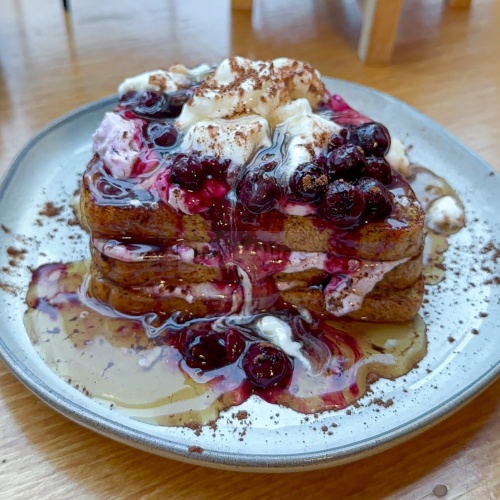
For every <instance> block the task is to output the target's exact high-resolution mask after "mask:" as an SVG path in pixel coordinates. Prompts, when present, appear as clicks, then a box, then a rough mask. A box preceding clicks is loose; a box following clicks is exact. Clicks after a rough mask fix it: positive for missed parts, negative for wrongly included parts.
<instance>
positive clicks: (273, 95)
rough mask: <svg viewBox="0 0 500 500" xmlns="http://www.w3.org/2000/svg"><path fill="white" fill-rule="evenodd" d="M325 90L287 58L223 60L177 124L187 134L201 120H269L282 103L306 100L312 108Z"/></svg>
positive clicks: (317, 79)
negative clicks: (251, 116)
mask: <svg viewBox="0 0 500 500" xmlns="http://www.w3.org/2000/svg"><path fill="white" fill-rule="evenodd" d="M324 94H325V89H324V86H323V83H322V82H321V77H320V74H319V73H318V72H317V71H316V70H314V68H313V67H312V66H311V65H309V64H308V63H304V62H301V61H295V60H293V59H288V58H279V59H274V60H273V61H252V60H250V59H245V58H243V57H232V58H229V59H225V60H224V61H222V63H221V64H220V65H219V66H218V67H217V69H216V70H215V72H214V73H213V74H212V75H210V76H209V77H208V78H207V79H206V80H205V82H204V83H203V84H202V85H201V86H200V87H199V88H198V89H197V90H196V91H195V93H194V95H193V98H192V99H191V100H190V101H189V102H188V103H187V104H186V105H185V106H184V108H183V110H182V112H181V115H180V116H179V118H178V120H177V125H178V127H179V128H180V129H182V130H186V129H187V128H188V127H189V126H191V125H193V124H194V123H196V122H199V121H200V120H206V119H211V118H231V117H233V116H236V115H242V114H257V115H260V116H263V117H265V118H266V117H268V116H269V115H270V114H271V113H272V112H273V111H274V110H276V109H277V108H278V107H279V106H281V105H282V104H284V103H287V102H289V101H291V100H294V99H299V98H306V99H307V100H308V101H309V103H310V105H311V106H313V107H315V106H316V105H317V104H318V102H319V101H320V100H321V99H322V98H323V96H324Z"/></svg>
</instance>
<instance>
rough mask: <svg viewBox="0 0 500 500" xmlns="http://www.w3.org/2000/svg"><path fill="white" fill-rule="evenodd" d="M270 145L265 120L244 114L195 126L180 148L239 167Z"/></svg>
mask: <svg viewBox="0 0 500 500" xmlns="http://www.w3.org/2000/svg"><path fill="white" fill-rule="evenodd" d="M270 145H271V140H270V131H269V125H268V123H267V121H266V120H265V119H264V118H262V117H261V116H258V115H244V116H241V117H238V118H233V119H224V118H214V119H210V120H208V119H207V120H202V121H199V122H197V123H195V124H194V125H193V126H192V127H190V128H189V129H188V131H187V132H186V134H185V135H184V137H183V139H182V142H181V145H180V148H181V151H196V152H198V153H201V154H204V155H210V156H215V157H216V158H220V159H227V160H231V161H233V162H234V163H235V164H236V165H243V164H244V163H246V162H247V161H248V160H249V159H250V158H251V157H252V156H253V155H254V153H255V152H256V151H257V150H258V149H261V148H264V147H269V146H270Z"/></svg>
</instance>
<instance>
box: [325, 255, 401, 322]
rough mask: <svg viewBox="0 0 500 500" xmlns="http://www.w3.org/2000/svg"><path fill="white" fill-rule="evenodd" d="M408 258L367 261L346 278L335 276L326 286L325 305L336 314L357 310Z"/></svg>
mask: <svg viewBox="0 0 500 500" xmlns="http://www.w3.org/2000/svg"><path fill="white" fill-rule="evenodd" d="M407 260H408V258H405V259H400V260H393V261H386V262H371V261H365V262H363V264H362V265H361V266H360V268H359V269H358V271H356V272H355V273H353V274H350V275H348V276H346V277H344V278H338V277H336V276H333V277H332V279H331V281H330V283H328V285H327V286H326V287H325V290H324V292H323V293H324V297H325V307H326V310H327V311H328V312H330V313H332V314H333V315H334V316H344V315H345V314H349V313H352V312H354V311H357V310H358V309H359V308H360V307H361V306H362V305H363V301H364V299H365V297H366V295H367V294H368V293H370V292H371V291H372V290H373V288H374V287H375V285H376V284H377V283H378V282H379V281H380V280H381V279H382V278H383V277H384V276H385V275H386V274H387V273H388V272H389V271H391V270H392V269H394V268H395V267H396V266H399V265H400V264H402V263H403V262H406V261H407Z"/></svg>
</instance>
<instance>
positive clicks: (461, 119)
mask: <svg viewBox="0 0 500 500" xmlns="http://www.w3.org/2000/svg"><path fill="white" fill-rule="evenodd" d="M143 4H146V5H147V8H146V7H144V5H143ZM209 5H210V6H209ZM71 8H72V11H71V14H70V15H69V16H65V14H64V11H63V7H62V2H61V1H60V0H51V1H48V0H45V1H43V2H41V1H37V0H2V1H1V2H0V175H3V174H4V173H5V171H6V169H7V166H8V164H9V163H10V161H11V160H12V159H13V158H14V156H15V154H16V152H17V151H18V150H19V149H20V148H21V147H22V145H23V144H24V143H25V142H26V141H27V140H28V139H29V138H30V137H31V136H32V135H33V134H34V133H35V132H36V131H37V130H38V129H39V128H40V127H42V126H44V125H46V124H47V123H49V122H50V121H52V120H53V119H55V118H57V117H58V116H60V115H62V114H64V113H66V112H68V111H70V110H72V109H73V108H75V107H77V106H80V105H83V104H86V103H88V102H90V101H92V100H95V99H98V98H101V97H104V96H106V95H109V94H111V93H113V92H114V91H115V89H116V85H117V83H119V82H120V81H121V80H122V78H124V77H125V76H128V75H133V74H136V73H138V72H141V71H144V70H147V69H153V68H156V67H165V66H168V65H170V64H172V63H174V62H184V63H185V64H187V65H190V64H193V65H194V64H197V63H200V62H202V61H209V62H217V61H219V60H221V59H222V58H224V57H226V56H227V55H230V54H240V55H243V56H248V57H253V58H262V59H267V58H272V57H276V56H281V55H287V56H289V57H293V58H297V59H305V60H308V61H310V62H311V63H312V64H313V65H314V66H316V67H317V68H319V70H320V71H321V72H322V73H323V74H325V75H329V76H334V77H337V78H343V79H347V80H352V81H355V82H358V83H361V84H364V85H368V86H371V87H374V88H377V89H380V90H382V91H384V92H387V93H390V94H393V95H394V96H396V97H398V98H400V99H402V100H404V101H406V102H408V103H409V104H410V105H412V106H414V107H415V108H417V109H419V110H420V111H422V112H423V113H425V114H426V115H428V116H430V117H431V118H432V119H433V120H435V121H437V122H438V123H440V124H442V125H443V126H444V127H445V128H447V129H448V130H449V131H450V132H451V133H452V134H454V135H455V136H456V137H457V138H458V139H459V140H461V141H462V142H463V143H465V144H466V145H467V146H469V147H470V148H471V149H473V150H474V151H475V152H477V153H478V154H479V155H480V156H482V157H483V158H484V159H485V160H486V161H487V162H489V163H490V164H491V165H492V166H493V167H494V168H495V169H496V170H498V171H500V159H499V158H500V140H499V134H500V122H499V116H500V57H499V52H500V2H499V1H498V0H474V1H473V2H472V4H471V7H470V9H469V10H456V9H450V8H448V7H447V6H446V2H445V1H444V0H443V1H441V0H427V1H424V0H411V1H408V0H407V1H406V2H405V3H404V6H403V12H402V15H401V23H400V27H399V31H398V36H397V40H396V46H395V50H394V55H393V59H392V62H391V64H390V65H388V66H384V67H368V66H364V65H363V64H362V63H361V62H360V61H359V60H358V58H357V56H356V44H357V40H358V37H359V31H360V26H361V11H360V7H359V5H358V3H357V2H356V1H353V0H344V1H340V0H329V1H327V0H316V1H315V0H273V1H272V2H271V1H268V2H265V1H264V0H254V8H253V12H252V14H251V15H250V14H249V13H248V12H245V11H242V12H234V13H233V15H231V8H230V2H229V1H223V0H212V1H211V2H208V1H203V0H178V1H173V0H172V1H169V0H150V1H148V2H135V1H133V0H120V1H119V0H108V1H107V2H102V1H97V0H72V2H71ZM497 313H498V311H497ZM496 348H498V344H497V346H496ZM499 393H500V381H497V382H496V383H494V384H493V385H492V386H490V387H489V388H488V389H487V390H486V391H485V392H483V393H482V394H481V395H479V396H478V397H477V398H476V399H475V400H474V401H473V402H472V403H470V404H468V405H467V406H466V407H464V408H462V409H460V410H459V411H458V412H457V413H455V414H454V415H453V416H451V417H450V418H448V419H447V420H445V421H443V422H441V423H440V424H438V425H437V426H435V427H434V428H432V429H430V430H428V431H426V432H424V433H423V434H421V435H419V436H418V437H415V438H413V439H411V440H410V441H408V442H406V443H404V444H402V445H399V446H397V447H395V448H392V449H390V450H388V451H385V452H383V453H380V454H379V455H376V456H375V457H372V458H367V459H364V460H361V461H358V462H356V463H352V464H348V465H344V466H340V467H336V468H331V469H326V470H320V471H314V472H307V473H297V474H250V473H236V472H228V471H219V470H211V469H206V468H203V467H198V466H193V465H186V464H183V463H180V462H175V461H171V460H167V459H163V458H159V457H156V456H153V455H149V454H147V453H144V452H141V451H137V450H135V449H132V448H129V447H127V446H124V445H122V444H118V443H116V442H114V441H112V440H110V439H107V438H104V437H101V436H99V435H97V434H95V433H94V432H91V431H89V430H86V429H84V428H82V427H80V426H78V425H76V424H74V423H72V422H70V421H68V420H67V419H65V418H64V417H62V416H60V415H59V414H58V413H56V412H55V411H53V410H52V409H50V408H48V407H47V406H46V405H45V404H44V403H43V402H41V401H39V400H38V399H37V398H36V397H35V396H33V395H32V394H31V393H29V392H28V391H27V390H26V389H25V388H24V387H23V386H22V385H21V384H20V383H19V382H18V381H17V380H16V379H15V378H14V376H13V375H12V374H11V373H10V372H9V371H8V369H7V368H6V367H5V366H4V365H3V364H1V363H0V498H2V499H3V498H5V499H12V498H51V499H53V498H54V499H60V498H97V499H101V498H174V499H176V498H179V499H193V498H194V499H198V498H210V499H212V498H213V499H215V498H235V497H236V498H342V499H347V498H368V499H372V498H405V499H420V498H437V497H438V496H440V495H441V496H443V494H445V498H447V499H449V498H478V499H483V498H500V398H499Z"/></svg>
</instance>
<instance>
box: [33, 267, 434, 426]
mask: <svg viewBox="0 0 500 500" xmlns="http://www.w3.org/2000/svg"><path fill="white" fill-rule="evenodd" d="M87 273H88V262H87V261H80V262H74V263H70V264H47V265H45V266H42V267H40V268H39V269H38V270H36V271H35V272H34V274H33V280H32V282H31V284H30V288H29V291H28V296H27V302H28V310H27V312H26V315H25V324H26V328H27V331H28V332H29V335H30V337H31V340H32V343H33V345H34V346H35V348H36V350H37V351H38V353H39V355H40V356H41V357H42V359H43V360H44V361H45V363H46V364H47V365H48V366H49V367H50V368H51V369H52V370H53V371H54V372H55V373H56V374H57V375H59V376H60V377H61V378H62V379H64V380H66V381H67V382H68V383H70V384H72V385H73V386H74V387H75V388H77V389H79V390H80V391H82V392H83V393H85V394H86V395H88V396H90V397H92V398H93V399H95V400H97V401H99V402H101V403H102V404H105V405H107V406H109V407H110V408H112V409H113V410H116V411H118V412H120V413H122V414H124V415H127V416H129V417H131V418H134V419H138V420H141V421H145V422H149V423H154V424H159V425H200V424H201V425H203V424H207V423H209V422H210V421H214V420H216V419H217V418H218V416H219V414H220V412H221V411H223V410H226V409H228V408H230V407H233V406H237V405H239V404H241V403H243V402H244V401H245V400H247V399H248V398H249V397H250V396H251V395H252V394H253V393H254V392H257V394H258V395H259V396H260V397H261V398H262V399H264V400H266V401H268V402H270V403H274V404H281V405H284V406H288V407H290V408H292V409H294V410H296V411H299V412H302V413H317V412H322V411H326V410H339V409H342V408H345V407H347V406H348V405H349V404H352V403H353V402H354V401H356V400H357V399H359V398H360V397H362V396H363V395H364V394H365V393H366V391H367V386H368V384H367V379H368V380H374V379H376V378H378V377H384V378H396V377H400V376H402V375H404V374H405V373H407V372H408V371H409V370H411V369H412V368H413V366H415V364H417V363H418V362H419V361H420V360H421V359H422V358H423V356H424V355H425V353H426V346H427V341H426V335H425V324H424V322H423V321H422V320H421V318H420V317H418V316H417V317H415V319H414V320H413V321H410V322H405V323H398V324H370V323H360V322H353V321H328V322H319V326H317V327H315V329H314V331H313V330H312V331H311V332H304V335H303V338H302V342H303V345H304V346H313V347H312V351H310V353H311V352H313V356H312V357H311V358H310V359H312V360H313V365H314V364H316V365H315V366H313V369H312V370H311V369H310V368H311V367H309V369H308V368H307V367H306V366H305V364H303V363H302V362H301V361H300V360H298V359H297V358H295V359H294V368H293V374H292V377H291V380H290V383H289V384H288V385H287V386H286V387H285V388H283V389H281V388H277V387H273V388H270V389H267V390H261V391H258V390H256V389H255V387H253V386H252V385H251V384H250V383H249V381H248V380H247V379H246V377H245V373H244V371H243V369H242V366H241V358H240V359H239V360H237V361H235V362H234V363H233V364H230V365H229V366H225V367H224V368H221V369H215V370H211V371H206V372H204V373H203V372H201V371H199V370H195V369H190V368H189V367H187V366H186V364H185V363H184V362H183V360H182V356H181V354H180V353H179V351H177V349H176V348H175V347H173V346H172V345H171V344H170V343H169V341H168V335H159V336H157V337H156V338H154V339H152V338H149V337H148V336H147V334H146V331H145V328H144V324H145V323H144V317H135V318H132V317H128V318H127V317H124V316H120V315H118V314H117V313H113V312H111V311H110V310H108V309H102V308H101V309H99V308H96V307H94V306H93V305H92V304H91V303H89V301H88V299H86V298H85V297H84V296H83V292H82V291H81V290H82V288H83V289H84V287H82V283H83V281H84V279H85V276H86V275H87ZM314 353H315V354H314Z"/></svg>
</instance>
